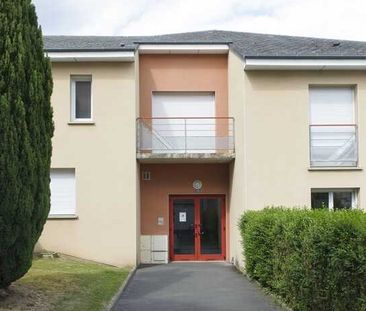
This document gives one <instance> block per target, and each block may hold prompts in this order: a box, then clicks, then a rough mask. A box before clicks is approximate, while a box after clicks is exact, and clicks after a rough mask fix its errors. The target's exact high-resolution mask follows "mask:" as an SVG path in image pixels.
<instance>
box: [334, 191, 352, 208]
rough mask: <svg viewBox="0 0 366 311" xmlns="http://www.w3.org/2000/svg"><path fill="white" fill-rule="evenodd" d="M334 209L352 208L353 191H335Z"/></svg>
mask: <svg viewBox="0 0 366 311" xmlns="http://www.w3.org/2000/svg"><path fill="white" fill-rule="evenodd" d="M333 202H334V204H333V206H334V209H350V208H351V207H352V192H334V193H333Z"/></svg>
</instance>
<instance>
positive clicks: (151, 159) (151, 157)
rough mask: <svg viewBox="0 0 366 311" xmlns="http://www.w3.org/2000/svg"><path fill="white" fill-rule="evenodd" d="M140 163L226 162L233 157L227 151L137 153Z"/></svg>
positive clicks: (233, 155)
mask: <svg viewBox="0 0 366 311" xmlns="http://www.w3.org/2000/svg"><path fill="white" fill-rule="evenodd" d="M136 158H137V160H138V161H139V162H140V163H227V162H231V161H233V160H234V159H235V152H228V153H137V157H136Z"/></svg>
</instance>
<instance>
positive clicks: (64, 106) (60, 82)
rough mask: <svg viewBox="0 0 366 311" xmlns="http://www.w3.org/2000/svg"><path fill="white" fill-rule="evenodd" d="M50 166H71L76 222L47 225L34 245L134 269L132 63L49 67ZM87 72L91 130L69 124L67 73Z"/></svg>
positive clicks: (134, 165) (135, 196)
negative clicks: (51, 110) (51, 88)
mask: <svg viewBox="0 0 366 311" xmlns="http://www.w3.org/2000/svg"><path fill="white" fill-rule="evenodd" d="M52 73H53V80H54V92H53V95H52V105H53V108H54V121H55V135H54V138H53V156H52V167H53V168H68V167H70V168H75V172H76V214H77V216H78V219H76V220H70V219H69V220H48V221H47V223H46V225H45V229H44V232H43V234H42V237H41V239H40V242H39V244H40V246H41V247H42V248H44V249H47V250H53V251H57V252H62V253H66V254H70V255H74V256H78V257H82V258H86V259H90V260H95V261H99V262H104V263H108V264H113V265H125V264H131V265H134V264H135V263H136V253H137V243H138V241H137V232H138V228H137V213H138V206H137V203H138V195H137V191H136V189H137V187H138V185H137V184H136V182H137V178H136V176H137V174H138V167H137V168H136V153H135V152H136V151H135V150H136V147H135V141H136V138H135V137H136V136H135V119H136V116H137V107H136V103H137V101H136V93H137V92H136V80H135V75H136V72H135V65H134V63H54V64H53V65H52ZM71 74H91V75H92V79H93V82H92V93H93V110H94V113H93V115H94V120H95V125H69V124H68V122H69V120H70V75H71Z"/></svg>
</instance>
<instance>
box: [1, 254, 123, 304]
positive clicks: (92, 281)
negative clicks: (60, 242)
mask: <svg viewBox="0 0 366 311" xmlns="http://www.w3.org/2000/svg"><path fill="white" fill-rule="evenodd" d="M129 271H130V269H129V268H116V267H111V266H107V265H102V264H97V263H91V262H87V261H82V260H78V259H75V258H69V257H64V256H62V257H61V258H56V259H35V260H34V261H33V266H32V268H31V269H30V270H29V272H28V273H27V274H26V275H25V276H24V277H23V278H21V279H20V280H18V281H17V282H15V283H14V284H12V285H11V287H10V288H9V291H8V292H7V293H6V295H4V294H3V297H0V310H13V311H14V310H38V311H45V310H55V311H58V310H75V311H76V310H78V311H83V310H88V311H100V310H104V308H105V307H106V306H107V305H108V303H109V301H110V299H111V298H112V297H113V295H114V294H115V293H116V292H117V290H118V289H119V287H120V286H121V285H122V283H123V281H124V280H125V279H126V277H127V275H128V273H129Z"/></svg>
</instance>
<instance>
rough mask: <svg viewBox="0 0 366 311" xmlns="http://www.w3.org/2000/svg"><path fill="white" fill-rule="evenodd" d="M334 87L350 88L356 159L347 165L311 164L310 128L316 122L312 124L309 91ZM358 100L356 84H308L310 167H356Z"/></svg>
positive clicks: (357, 160) (357, 161)
mask: <svg viewBox="0 0 366 311" xmlns="http://www.w3.org/2000/svg"><path fill="white" fill-rule="evenodd" d="M336 88H349V89H351V90H352V105H353V124H350V125H353V126H354V127H355V135H356V139H355V143H356V155H357V157H356V161H355V165H347V166H337V165H336V166H329V165H314V164H312V162H313V161H312V154H311V142H312V140H311V128H312V126H314V125H317V124H315V123H314V124H313V122H312V120H311V100H310V97H311V96H310V93H311V90H312V89H336ZM357 103H358V101H357V84H309V85H308V116H309V117H308V135H309V140H308V148H309V152H308V155H309V162H308V163H309V165H310V168H311V169H323V168H325V169H327V168H328V169H333V168H341V169H344V168H358V167H359V165H360V163H359V161H360V159H359V134H358V123H359V122H358V105H357ZM341 124H342V125H343V123H340V125H341ZM322 125H326V123H324V124H322ZM344 125H346V123H344Z"/></svg>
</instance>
